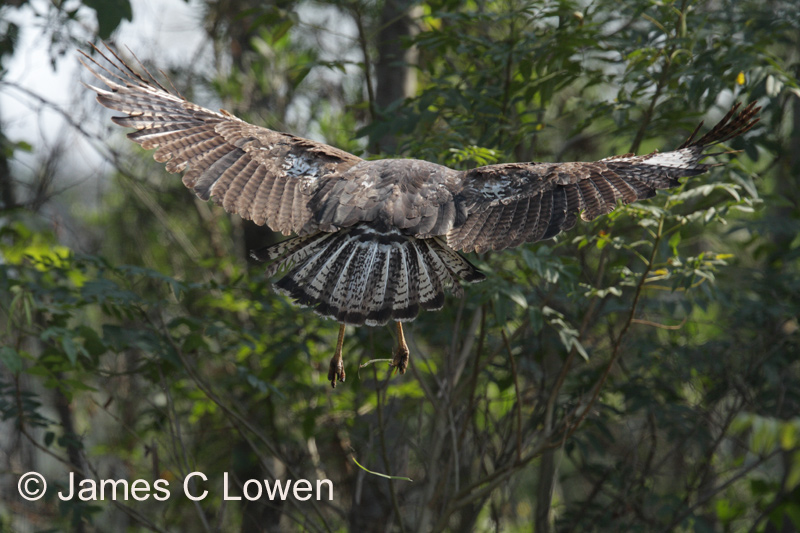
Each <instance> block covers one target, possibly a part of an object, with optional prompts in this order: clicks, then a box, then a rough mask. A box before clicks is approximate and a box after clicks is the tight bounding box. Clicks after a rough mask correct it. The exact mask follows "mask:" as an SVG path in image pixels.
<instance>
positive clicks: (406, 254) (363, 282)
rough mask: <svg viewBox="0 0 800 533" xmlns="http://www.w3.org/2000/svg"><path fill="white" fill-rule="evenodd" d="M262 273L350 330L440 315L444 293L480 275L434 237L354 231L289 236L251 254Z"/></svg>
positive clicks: (367, 228)
mask: <svg viewBox="0 0 800 533" xmlns="http://www.w3.org/2000/svg"><path fill="white" fill-rule="evenodd" d="M251 255H252V256H253V257H254V258H255V259H258V260H261V261H268V262H270V264H269V265H268V267H267V273H268V274H270V275H271V274H274V273H276V272H278V271H279V270H286V271H287V273H286V274H285V275H284V277H282V278H281V279H279V280H278V281H277V282H276V283H275V286H276V288H277V289H278V290H279V291H280V292H282V293H284V294H286V295H288V296H290V297H292V298H294V299H295V300H296V302H297V303H298V304H300V305H304V306H309V307H312V308H313V309H314V310H315V311H316V312H317V313H318V314H320V315H322V316H325V317H329V318H333V319H335V320H337V321H339V322H342V323H345V324H352V325H362V324H366V325H369V326H376V325H382V324H385V323H387V322H388V321H390V320H397V321H410V320H413V319H414V318H416V316H417V315H418V314H419V311H420V309H426V310H436V309H441V307H442V305H443V304H444V298H445V291H446V290H449V291H451V292H454V293H460V292H461V287H460V285H459V281H460V280H463V281H469V282H474V281H480V280H482V279H483V274H481V273H480V272H479V271H478V270H477V269H476V268H475V267H474V266H472V265H471V264H470V263H469V262H468V261H467V260H466V259H464V258H463V257H461V256H460V255H459V254H457V253H455V252H454V251H452V250H450V249H449V248H448V247H447V245H445V244H443V243H442V242H441V241H439V240H438V239H419V238H416V237H412V236H408V235H403V234H402V233H400V231H398V230H390V231H385V232H384V231H378V230H376V229H374V228H372V227H370V226H367V225H363V224H362V225H357V226H353V227H351V228H347V229H344V230H341V231H339V232H337V233H333V234H332V233H317V234H314V235H307V236H303V237H295V238H292V239H289V240H287V241H284V242H281V243H279V244H276V245H273V246H270V247H267V248H264V249H262V250H258V251H256V252H253V253H252V254H251Z"/></svg>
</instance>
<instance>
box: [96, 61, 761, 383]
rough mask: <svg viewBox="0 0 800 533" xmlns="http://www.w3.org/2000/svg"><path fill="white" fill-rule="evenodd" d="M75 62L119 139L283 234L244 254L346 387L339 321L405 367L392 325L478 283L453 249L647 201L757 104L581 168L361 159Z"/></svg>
mask: <svg viewBox="0 0 800 533" xmlns="http://www.w3.org/2000/svg"><path fill="white" fill-rule="evenodd" d="M95 50H96V51H97V52H98V53H99V54H100V55H101V56H103V57H104V58H105V59H106V60H107V61H108V63H109V64H110V68H106V67H103V66H101V65H100V64H99V63H97V62H96V61H95V60H94V59H92V58H91V57H90V56H89V55H87V54H85V53H84V54H83V56H84V57H85V58H86V59H87V60H88V61H90V62H91V63H92V65H91V66H90V65H88V64H87V63H84V66H86V67H87V68H88V69H89V70H90V71H91V72H92V73H93V74H94V75H95V76H96V77H97V78H99V79H100V80H101V81H102V82H103V83H104V84H105V85H106V86H107V87H108V89H101V88H98V87H91V86H90V88H91V89H93V90H94V91H95V92H96V93H97V100H98V102H100V103H101V104H102V105H104V106H106V107H108V108H110V109H113V110H116V111H119V112H121V113H122V114H123V115H122V116H119V117H114V118H113V119H112V120H113V121H114V122H115V123H117V124H119V125H121V126H126V127H131V128H134V130H135V131H134V132H132V133H129V134H128V137H129V138H130V139H131V140H133V141H135V142H137V143H139V144H140V145H142V147H143V148H146V149H155V150H156V151H155V155H154V158H155V160H156V161H159V162H163V163H166V169H167V171H169V172H185V174H184V176H183V183H184V184H185V185H186V186H187V187H188V188H190V189H192V190H193V191H194V192H195V194H197V196H199V197H200V198H202V199H204V200H207V199H209V198H210V199H212V200H214V202H216V203H217V204H220V205H222V206H223V208H224V209H225V210H226V211H228V212H231V213H236V214H238V215H240V216H241V217H242V218H245V219H248V220H252V221H253V222H255V223H256V224H260V225H261V224H266V225H267V226H269V227H270V228H271V229H273V230H274V231H279V232H281V233H283V234H284V235H289V234H295V236H294V237H292V238H290V239H288V240H286V241H284V242H281V243H279V244H276V245H274V246H270V247H267V248H265V249H262V250H257V251H254V252H253V253H252V256H253V257H254V258H255V259H257V260H259V261H265V262H268V263H269V266H268V267H267V273H268V274H269V275H273V274H276V273H278V272H279V271H284V272H285V274H284V276H283V277H282V278H280V279H279V280H278V281H277V282H276V283H275V285H276V287H277V288H278V290H280V291H281V292H283V293H285V294H287V295H289V296H290V297H292V298H294V300H295V301H296V302H297V303H299V304H300V305H304V306H308V307H311V308H312V309H313V310H314V311H316V312H317V313H319V314H320V315H322V316H325V317H329V318H333V319H335V320H337V321H339V322H340V323H341V324H342V326H341V328H342V329H341V330H340V335H339V343H338V344H337V349H336V354H335V355H334V358H333V359H332V360H331V365H330V372H329V376H328V378H329V379H330V381H331V384H332V385H334V386H335V385H336V380H337V379H338V380H340V381H344V377H345V373H344V367H343V365H342V361H341V346H342V340H343V328H344V325H345V324H352V325H363V324H366V325H370V326H374V325H381V324H386V323H387V322H388V321H390V320H393V321H396V322H397V323H398V333H399V337H400V338H399V341H400V346H399V348H398V351H397V352H396V353H395V356H394V359H393V363H392V364H393V366H395V367H396V368H397V369H398V370H399V371H400V372H401V373H402V372H405V369H406V366H407V364H408V348H407V347H406V346H405V341H404V338H403V333H402V327H401V325H400V322H402V321H410V320H413V319H414V318H416V316H417V314H418V313H419V311H420V309H427V310H436V309H441V307H442V306H443V305H444V301H445V292H451V293H454V294H456V295H460V294H461V293H462V289H461V282H462V281H463V282H476V281H480V280H482V279H484V276H483V274H481V273H480V272H479V271H478V270H477V269H476V268H475V267H474V266H472V265H471V264H470V263H469V261H467V260H466V259H465V258H464V257H463V256H461V255H460V254H459V253H458V252H457V250H458V251H462V252H471V251H476V252H482V251H487V250H503V249H505V248H509V247H515V246H519V245H520V244H522V243H525V242H534V241H540V240H543V239H549V238H551V237H554V236H555V235H557V234H558V233H560V232H562V231H565V230H567V229H569V228H571V227H572V226H573V225H574V224H575V222H576V220H577V218H578V215H580V217H581V218H582V219H583V220H592V219H594V218H596V217H598V216H600V215H604V214H607V213H609V212H611V211H613V210H614V208H615V207H616V206H617V203H618V201H619V202H622V203H623V204H628V203H630V202H633V201H636V200H641V199H644V198H649V197H651V196H653V195H654V194H655V191H656V190H657V189H667V188H670V187H674V186H676V185H677V184H678V178H680V177H683V176H694V175H697V174H701V173H703V172H706V171H707V170H708V168H709V167H710V166H712V165H709V164H703V163H700V161H701V160H702V159H703V158H704V157H705V156H706V155H705V154H704V153H703V152H704V150H705V148H707V147H708V146H711V145H714V144H717V143H721V142H725V141H727V140H729V139H731V138H733V137H736V136H738V135H741V134H743V133H744V132H746V131H747V130H749V129H750V128H752V127H753V125H755V124H756V122H758V119H757V118H755V116H756V114H757V113H758V111H759V109H760V108H758V107H756V106H755V103H751V104H749V105H748V106H746V107H745V108H744V109H742V110H741V111H739V107H740V105H739V104H736V105H734V106H733V108H732V109H731V110H730V111H729V112H728V114H726V115H725V117H724V118H723V119H722V120H721V121H720V122H719V123H718V124H717V125H716V126H715V127H714V128H712V129H711V131H709V132H708V133H706V134H705V135H703V136H702V137H700V138H699V139H697V140H694V137H695V135H696V133H697V131H698V130H699V126H698V130H695V132H694V133H693V134H692V136H691V137H690V138H689V139H688V140H687V141H686V142H685V143H684V144H683V145H681V146H680V147H679V148H678V149H677V150H674V151H671V152H664V153H659V152H654V153H651V154H648V155H643V156H635V155H633V154H627V155H622V156H614V157H609V158H607V159H603V160H600V161H595V162H585V163H508V164H501V165H489V166H485V167H480V168H476V169H473V170H468V171H456V170H453V169H450V168H448V167H445V166H442V165H437V164H434V163H429V162H427V161H420V160H415V159H384V160H375V161H365V160H363V159H361V158H359V157H356V156H354V155H352V154H349V153H347V152H344V151H342V150H339V149H336V148H333V147H331V146H328V145H326V144H322V143H318V142H314V141H311V140H308V139H303V138H301V137H296V136H294V135H291V134H288V133H280V132H276V131H272V130H269V129H266V128H262V127H259V126H254V125H251V124H248V123H246V122H244V121H242V120H239V119H238V118H236V117H234V116H233V115H231V114H229V113H227V112H225V111H220V112H214V111H210V110H208V109H205V108H203V107H200V106H198V105H195V104H193V103H191V102H188V101H186V100H185V99H183V98H182V97H180V96H177V95H175V94H173V93H171V92H170V91H168V90H167V89H165V88H164V87H162V86H161V85H160V84H159V83H158V82H157V81H156V80H155V79H153V78H152V76H149V75H148V77H144V76H142V75H140V74H139V73H137V72H136V71H134V70H133V69H132V68H130V67H129V66H128V65H127V64H126V63H125V62H124V61H122V60H121V59H120V58H119V56H118V55H117V54H116V53H114V52H113V50H110V49H109V51H110V52H111V56H113V57H109V56H107V55H104V54H103V53H102V52H100V50H97V49H95Z"/></svg>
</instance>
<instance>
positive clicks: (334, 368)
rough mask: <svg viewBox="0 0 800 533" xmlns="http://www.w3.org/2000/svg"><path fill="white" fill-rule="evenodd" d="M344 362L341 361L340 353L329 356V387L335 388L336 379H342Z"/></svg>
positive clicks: (343, 376)
mask: <svg viewBox="0 0 800 533" xmlns="http://www.w3.org/2000/svg"><path fill="white" fill-rule="evenodd" d="M344 378H345V374H344V363H343V362H342V354H340V353H337V354H336V355H334V356H333V357H332V358H331V364H330V366H329V367H328V381H330V382H331V387H333V388H334V389H335V388H336V381H337V380H338V381H342V382H343V381H344Z"/></svg>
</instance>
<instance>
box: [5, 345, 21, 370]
mask: <svg viewBox="0 0 800 533" xmlns="http://www.w3.org/2000/svg"><path fill="white" fill-rule="evenodd" d="M0 360H1V361H3V364H5V365H6V366H7V367H8V369H9V370H11V372H13V373H14V374H18V373H20V372H22V357H20V355H19V353H17V351H16V350H15V349H14V348H12V347H11V346H0Z"/></svg>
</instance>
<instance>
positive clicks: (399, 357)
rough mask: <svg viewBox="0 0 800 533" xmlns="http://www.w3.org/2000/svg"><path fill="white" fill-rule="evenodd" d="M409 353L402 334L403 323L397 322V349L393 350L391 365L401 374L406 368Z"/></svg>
mask: <svg viewBox="0 0 800 533" xmlns="http://www.w3.org/2000/svg"><path fill="white" fill-rule="evenodd" d="M409 355H410V352H409V351H408V345H407V344H406V337H405V335H403V323H402V322H397V351H396V352H394V357H392V365H391V366H393V367H394V368H395V370H397V371H398V372H400V373H401V374H405V373H406V368H408V357H409Z"/></svg>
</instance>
